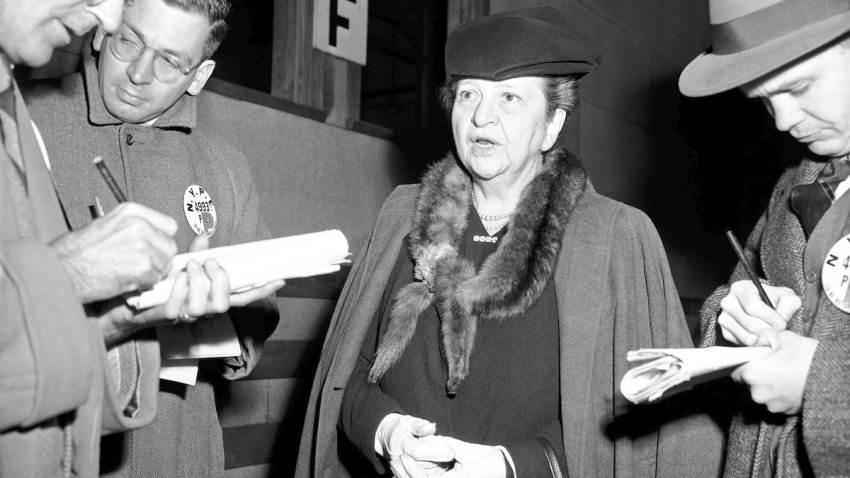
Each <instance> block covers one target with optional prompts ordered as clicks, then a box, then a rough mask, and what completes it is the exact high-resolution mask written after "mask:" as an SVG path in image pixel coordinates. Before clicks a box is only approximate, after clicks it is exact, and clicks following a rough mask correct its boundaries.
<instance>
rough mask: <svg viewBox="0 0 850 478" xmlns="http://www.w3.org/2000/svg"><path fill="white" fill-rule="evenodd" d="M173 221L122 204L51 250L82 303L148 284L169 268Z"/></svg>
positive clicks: (60, 240) (173, 249)
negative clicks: (59, 261) (72, 283)
mask: <svg viewBox="0 0 850 478" xmlns="http://www.w3.org/2000/svg"><path fill="white" fill-rule="evenodd" d="M176 232H177V222H176V221H175V220H174V219H172V218H170V217H168V216H166V215H165V214H162V213H159V212H157V211H154V210H153V209H150V208H147V207H145V206H141V205H139V204H133V203H123V204H120V205H119V206H118V207H116V208H115V209H113V210H112V211H110V212H109V214H107V215H106V216H104V217H103V218H100V219H97V220H95V221H93V222H92V223H90V224H88V225H87V226H86V227H83V228H80V229H77V230H74V231H71V232H69V233H67V234H64V235H62V236H60V237H58V238H57V239H56V240H54V241H53V242H52V243H51V247H52V248H53V251H54V252H55V253H56V255H57V256H58V257H59V259H60V260H61V261H62V263H63V264H64V266H65V269H66V270H67V271H68V275H69V277H71V280H72V281H73V282H74V286H75V287H76V290H77V294H78V296H79V297H80V300H81V302H83V303H84V304H88V303H91V302H96V301H101V300H106V299H110V298H113V297H116V296H118V295H121V294H123V293H126V292H132V291H135V290H138V289H140V288H145V287H149V286H152V285H153V284H154V283H156V282H157V281H158V280H159V279H161V278H162V277H163V276H164V275H165V274H167V273H168V271H169V270H170V269H171V259H172V258H173V257H174V255H175V254H176V253H177V244H176V243H175V242H174V234H175V233H176Z"/></svg>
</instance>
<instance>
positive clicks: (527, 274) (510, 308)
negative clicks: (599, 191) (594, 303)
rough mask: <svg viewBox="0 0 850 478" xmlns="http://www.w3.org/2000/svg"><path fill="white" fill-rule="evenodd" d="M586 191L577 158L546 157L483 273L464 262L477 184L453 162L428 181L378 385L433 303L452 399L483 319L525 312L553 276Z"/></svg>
mask: <svg viewBox="0 0 850 478" xmlns="http://www.w3.org/2000/svg"><path fill="white" fill-rule="evenodd" d="M586 187H587V174H586V172H585V170H584V167H583V166H582V165H581V163H580V161H579V160H578V158H576V157H574V156H572V155H570V154H569V153H568V152H566V151H565V150H563V149H557V150H555V151H552V152H549V153H547V155H546V157H545V160H544V167H543V170H542V171H541V172H540V173H539V174H538V175H537V176H536V177H535V178H534V180H533V181H532V182H531V183H530V184H529V185H528V186H526V188H525V189H524V190H523V194H522V198H521V199H520V203H519V205H518V206H517V209H516V212H515V213H514V215H513V216H512V218H511V220H510V222H509V223H508V232H507V233H506V234H505V236H504V238H502V240H501V241H499V247H498V249H497V250H496V252H494V253H493V254H492V255H491V256H490V257H488V258H487V260H486V261H485V262H484V264H483V266H482V267H481V270H480V271H476V269H475V266H474V265H473V264H472V263H471V262H470V261H468V260H466V259H464V258H462V257H460V256H459V253H458V251H459V248H460V245H461V242H462V241H463V237H464V232H465V231H466V227H467V215H468V213H469V208H470V207H471V202H472V201H471V197H472V183H471V180H470V178H469V176H468V174H467V173H466V171H464V170H463V169H461V167H460V166H459V165H458V161H457V159H456V158H454V157H453V156H449V157H448V158H446V159H444V160H443V161H441V162H439V163H437V164H435V165H434V166H433V167H432V168H431V169H430V170H429V171H428V172H427V173H426V175H425V177H424V178H423V181H422V189H421V191H420V193H419V198H418V200H417V205H416V209H415V212H414V217H413V228H412V231H411V233H410V255H411V257H412V258H413V260H414V261H415V262H416V268H415V279H416V280H415V281H414V282H413V283H411V284H408V285H407V286H405V287H404V288H402V289H401V290H400V291H399V293H398V294H397V295H396V297H395V303H394V304H393V308H392V312H391V314H390V323H389V326H388V328H387V332H386V333H385V334H384V336H383V337H382V338H381V341H380V344H379V346H378V351H377V355H376V358H375V362H374V363H373V366H372V369H371V370H370V373H369V380H370V381H371V382H373V383H375V382H377V381H378V380H380V378H381V377H382V376H383V375H384V374H385V373H386V371H387V370H388V369H389V368H390V367H391V366H392V365H393V364H394V363H395V362H396V361H397V360H398V359H399V358H400V357H401V354H402V352H404V349H405V348H406V347H407V344H408V343H409V341H410V339H411V338H412V337H413V333H414V331H415V329H416V322H417V320H418V318H419V315H420V314H421V313H422V312H423V311H425V309H427V308H428V307H429V306H430V305H431V304H432V303H433V304H435V305H436V308H437V313H438V316H439V317H440V322H441V335H442V346H443V354H444V356H445V357H446V361H447V362H448V369H449V377H448V381H447V384H446V389H447V392H448V394H449V395H454V394H456V393H457V391H458V388H459V386H460V382H461V381H462V380H463V379H464V377H466V375H467V374H468V373H469V358H470V355H471V353H472V348H473V345H474V341H475V332H476V329H477V323H478V318H483V319H498V320H504V319H508V318H510V317H515V316H517V315H521V314H523V313H524V312H525V311H527V310H528V309H529V308H530V307H531V306H532V305H533V304H534V303H535V301H536V300H537V299H539V298H540V296H541V295H542V293H543V290H544V289H545V287H546V284H547V283H548V281H549V280H550V279H551V277H552V272H553V270H554V269H555V266H556V264H557V260H558V255H559V253H560V249H561V240H562V238H563V235H564V231H565V229H566V226H567V224H568V223H569V220H570V216H571V214H572V211H573V209H574V208H575V206H576V204H577V202H578V200H579V198H581V196H582V194H583V193H584V191H585V188H586Z"/></svg>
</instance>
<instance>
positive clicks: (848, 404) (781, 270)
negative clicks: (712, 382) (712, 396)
mask: <svg viewBox="0 0 850 478" xmlns="http://www.w3.org/2000/svg"><path fill="white" fill-rule="evenodd" d="M823 167H824V163H823V162H816V161H812V160H808V159H806V160H803V161H802V162H801V163H800V165H798V166H797V167H794V168H791V169H789V170H787V171H786V172H785V173H784V174H783V175H782V177H781V178H780V179H779V182H778V183H777V185H776V187H775V188H774V190H773V193H772V195H771V199H770V203H769V205H768V208H767V211H765V213H764V214H763V215H762V217H761V218H760V219H759V221H758V223H757V224H756V227H755V229H754V230H753V232H752V233H751V234H750V236H749V238H748V239H747V243H746V247H745V253H746V255H747V257H748V258H749V260H750V261H752V262H754V263H755V264H757V265H758V269H759V275H760V276H761V277H763V278H764V279H766V280H767V282H768V283H770V284H772V285H776V286H784V287H789V288H791V289H793V290H794V292H795V293H796V294H797V295H798V296H800V298H801V299H802V307H801V308H800V310H799V311H798V312H797V313H796V314H795V315H794V317H793V318H792V319H791V321H790V322H789V324H788V330H791V331H793V332H796V333H798V334H801V335H805V336H808V337H813V338H815V339H818V340H819V341H820V343H819V345H818V347H817V349H816V351H815V355H814V358H813V360H812V364H811V368H810V369H809V375H808V378H807V381H806V386H805V391H804V396H803V409H802V412H801V413H800V414H799V415H794V416H785V415H774V414H770V413H769V412H768V411H767V410H766V409H765V408H764V407H763V406H761V405H757V404H755V403H753V402H752V400H751V399H750V396H749V393H747V391H746V390H744V391H743V393H742V394H741V396H740V397H734V398H732V399H730V400H733V401H734V400H737V402H733V403H740V404H741V405H740V408H739V411H740V413H739V414H738V415H737V416H736V417H735V418H734V419H733V422H732V427H731V431H730V438H729V446H728V458H727V463H726V471H725V475H726V476H732V477H739V476H740V477H745V476H746V477H761V476H765V473H766V471H765V470H768V469H769V466H770V463H768V460H769V458H768V457H769V455H770V450H769V449H770V446H769V444H770V443H771V440H772V438H771V437H773V439H775V440H777V443H776V448H775V450H774V451H775V463H773V468H774V476H777V477H797V476H847V475H848V474H850V435H848V430H850V314H847V313H845V312H842V311H841V310H839V309H838V308H837V307H835V306H834V305H833V304H832V303H831V302H830V301H829V299H828V298H827V297H826V295H825V294H824V292H823V288H822V286H821V269H822V267H823V264H824V261H825V259H826V257H827V252H828V251H829V249H830V248H831V247H832V246H833V244H835V243H836V242H837V241H839V240H840V239H841V238H842V237H843V236H845V235H847V234H848V233H850V195H847V194H845V195H843V196H841V197H840V198H839V200H838V201H836V203H835V204H834V205H833V206H832V207H831V208H830V209H829V210H828V211H827V212H826V214H825V215H824V216H823V218H822V219H821V221H820V222H819V223H818V225H817V227H816V228H815V229H814V230H813V231H812V234H811V236H810V237H809V239H808V241H807V240H806V239H805V236H804V233H803V229H802V226H801V225H800V222H799V220H798V219H797V216H796V215H795V214H794V213H793V212H792V211H791V210H790V206H789V202H788V198H789V195H790V190H791V188H792V187H793V186H795V185H798V184H808V183H812V182H813V181H815V179H816V178H817V176H818V174H819V173H820V171H821V170H822V169H823ZM746 277H747V276H746V273H745V271H744V270H743V267H742V266H741V264H740V263H739V264H738V265H737V266H736V267H735V269H734V271H733V273H732V277H731V279H730V281H729V284H731V283H732V282H735V281H738V280H743V279H746ZM728 293H729V285H728V284H727V285H724V286H722V287H720V288H718V289H717V290H716V291H715V292H714V293H713V294H712V295H711V296H710V297H709V299H708V300H707V301H706V303H705V305H704V306H703V309H702V311H701V323H700V328H701V334H702V343H701V345H702V346H709V345H713V344H714V343H716V340H717V336H718V335H717V334H718V333H719V330H718V328H717V316H718V313H719V310H720V300H721V299H722V298H723V297H725V296H726V295H727V294H728Z"/></svg>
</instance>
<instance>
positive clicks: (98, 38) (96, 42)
mask: <svg viewBox="0 0 850 478" xmlns="http://www.w3.org/2000/svg"><path fill="white" fill-rule="evenodd" d="M105 37H106V32H105V31H104V30H103V27H101V26H99V27H97V30H95V32H94V38H93V39H92V42H91V47H92V49H93V50H94V51H100V47H102V46H103V39H104V38H105Z"/></svg>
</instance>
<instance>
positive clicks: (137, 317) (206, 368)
mask: <svg viewBox="0 0 850 478" xmlns="http://www.w3.org/2000/svg"><path fill="white" fill-rule="evenodd" d="M229 8H230V3H229V1H228V0H133V3H132V4H131V5H128V6H127V7H126V8H125V15H124V22H123V24H122V25H121V26H120V27H119V28H117V29H116V30H115V31H112V32H109V31H105V30H98V31H97V33H96V34H95V36H94V39H93V42H92V47H93V52H92V53H91V54H89V53H88V52H84V54H83V55H84V59H83V63H84V65H83V68H84V71H83V72H82V73H81V74H76V75H70V76H67V77H63V78H62V79H60V80H58V81H53V82H39V83H37V84H34V85H32V88H31V89H30V90H29V91H28V92H27V95H28V101H29V103H30V108H31V110H32V112H33V118H34V120H35V122H36V124H38V125H39V127H40V128H42V129H44V130H46V134H45V137H44V141H45V144H46V147H47V150H48V152H50V155H51V160H52V161H53V162H54V171H55V177H56V186H57V189H58V191H59V195H60V198H61V200H62V204H63V206H64V208H65V210H66V213H67V215H68V218H69V221H70V223H71V225H72V227H80V226H83V225H85V224H88V223H89V222H90V221H91V217H92V216H91V210H92V209H96V208H97V204H98V203H100V204H102V206H103V207H104V209H106V210H110V209H111V208H113V207H115V205H116V204H115V200H114V199H113V197H112V195H111V194H110V192H109V189H107V188H106V186H105V184H104V183H103V181H102V179H101V178H100V177H99V176H98V172H97V171H96V170H95V168H93V167H92V165H91V161H92V158H94V157H97V156H100V157H102V158H103V161H104V162H105V163H106V164H107V165H108V167H109V169H110V170H111V171H112V173H113V176H115V177H116V180H117V182H118V183H119V186H120V187H121V188H122V189H124V191H125V194H126V195H127V196H128V197H129V198H130V199H131V200H132V201H134V202H138V203H140V204H143V205H145V206H148V207H150V208H152V209H155V210H158V211H162V212H164V213H166V214H168V215H169V216H171V217H172V218H174V219H175V220H176V221H177V223H178V224H179V228H178V231H177V234H176V237H175V238H176V241H177V246H178V249H179V252H186V251H187V250H196V249H202V248H206V247H217V246H225V245H230V244H235V243H241V242H247V241H252V240H257V239H263V238H266V237H268V232H267V229H266V227H265V224H264V223H263V222H262V220H261V219H260V204H259V200H258V197H257V193H256V188H255V185H254V182H253V180H252V178H251V175H250V171H249V168H248V165H247V161H246V160H245V158H244V156H243V155H242V154H241V153H240V152H239V151H237V150H236V149H235V148H233V147H232V146H231V145H230V144H228V143H226V142H224V141H222V140H221V139H220V138H219V137H217V136H216V135H215V134H214V133H213V132H211V131H205V130H204V129H203V128H201V127H199V126H198V121H197V117H196V108H197V106H196V100H197V98H196V97H197V95H198V94H199V93H201V90H202V89H203V87H204V85H205V83H206V81H207V79H208V78H209V77H210V74H211V73H212V71H213V69H214V67H215V62H214V61H213V60H211V59H210V56H211V55H212V54H213V52H214V51H215V49H216V48H217V47H218V45H219V43H220V42H221V40H222V38H223V36H224V32H225V30H226V24H225V16H226V15H227V13H228V11H229ZM186 272H187V277H186V280H185V282H184V283H183V284H177V285H175V288H178V287H182V288H184V289H186V291H187V292H186V293H185V294H184V295H183V297H185V300H184V301H183V303H182V305H181V307H180V310H181V314H180V317H179V318H178V320H179V321H193V320H195V319H198V318H203V319H199V320H198V323H196V324H194V325H193V327H194V326H197V325H199V324H204V326H209V325H210V324H214V327H215V328H216V329H218V328H219V327H225V326H229V325H230V324H232V327H233V328H234V329H235V334H236V336H237V337H238V345H239V349H241V354H240V355H239V356H236V357H227V358H209V359H201V360H200V362H199V372H197V376H196V377H197V381H196V383H195V384H194V385H187V384H185V383H179V382H176V381H169V380H161V381H160V387H159V389H160V391H159V396H158V410H157V416H156V418H155V419H154V421H153V423H152V424H151V425H149V426H147V427H144V428H141V429H138V430H134V431H133V432H130V433H127V434H124V435H117V436H111V437H105V438H104V439H103V441H102V449H101V456H102V457H103V458H104V460H103V461H102V464H101V465H102V466H101V472H105V473H111V474H114V475H113V476H145V477H148V476H150V477H155V476H162V477H169V478H170V477H201V476H202V477H215V476H221V475H222V474H223V471H224V451H223V442H222V432H221V428H220V425H219V422H218V417H217V413H216V407H215V401H214V394H213V387H212V385H211V381H212V380H214V379H215V377H222V376H223V377H224V378H226V379H236V378H240V377H244V376H245V375H247V374H248V373H249V372H250V371H251V369H252V368H253V367H254V365H255V364H256V363H257V361H258V359H259V355H260V352H261V349H262V345H263V343H264V341H265V339H266V338H267V337H268V336H269V335H270V334H271V332H272V331H273V330H274V327H275V326H276V325H277V321H278V315H277V311H276V309H275V308H274V306H273V304H272V302H271V301H270V300H269V299H262V300H256V299H260V298H266V297H268V296H269V295H270V294H272V293H273V292H274V290H276V289H277V288H279V287H280V286H281V285H282V281H281V282H277V283H273V284H270V285H268V286H266V287H264V288H260V289H258V290H254V291H249V292H246V293H244V294H242V295H239V294H234V295H230V294H229V282H228V280H227V276H226V273H224V272H223V270H222V269H221V268H220V267H218V266H217V265H216V264H215V263H209V262H208V263H207V264H203V265H198V264H190V267H187V271H186ZM222 274H224V275H223V276H222ZM222 278H223V280H222ZM245 294H248V296H247V297H248V298H251V299H252V300H251V301H250V302H249V301H247V300H245ZM172 295H174V293H172ZM233 305H239V306H241V307H234V308H232V309H230V310H229V311H228V312H226V313H223V312H224V311H227V310H228V306H233ZM99 312H100V313H101V314H102V315H103V316H105V317H108V318H110V320H108V321H107V323H109V324H111V325H110V326H109V327H108V328H106V329H105V331H104V336H105V337H106V341H107V343H108V345H110V346H111V347H112V349H111V350H114V351H117V353H118V354H119V355H121V354H122V353H125V355H126V353H129V352H127V349H128V348H130V347H132V346H133V345H134V344H135V345H136V346H138V345H140V344H146V343H148V342H149V341H151V340H153V341H154V343H156V339H155V338H153V337H154V333H153V331H154V329H153V328H152V327H151V326H153V325H158V326H160V327H159V328H158V329H157V332H156V334H157V335H158V336H159V342H163V341H164V339H163V337H165V335H164V334H168V333H171V332H169V329H170V327H167V326H169V325H171V324H173V317H168V316H165V315H160V316H159V317H152V316H145V317H142V316H141V315H142V313H140V311H135V310H132V309H130V308H129V307H128V306H127V305H126V304H124V303H123V302H120V303H117V302H112V303H106V304H103V305H102V308H101V310H100V311H99ZM192 332H193V333H195V332H197V331H196V330H195V329H194V328H193V329H192ZM200 333H205V332H203V331H201V332H200ZM145 373H149V372H148V371H146V370H140V374H143V375H144V374H145ZM194 377H195V376H194V375H193V376H192V377H191V378H194ZM191 378H190V379H189V380H185V381H187V382H191ZM184 379H185V377H184ZM122 392H125V390H122ZM126 392H129V391H126ZM128 397H129V398H130V399H131V398H132V394H131V393H128Z"/></svg>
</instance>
